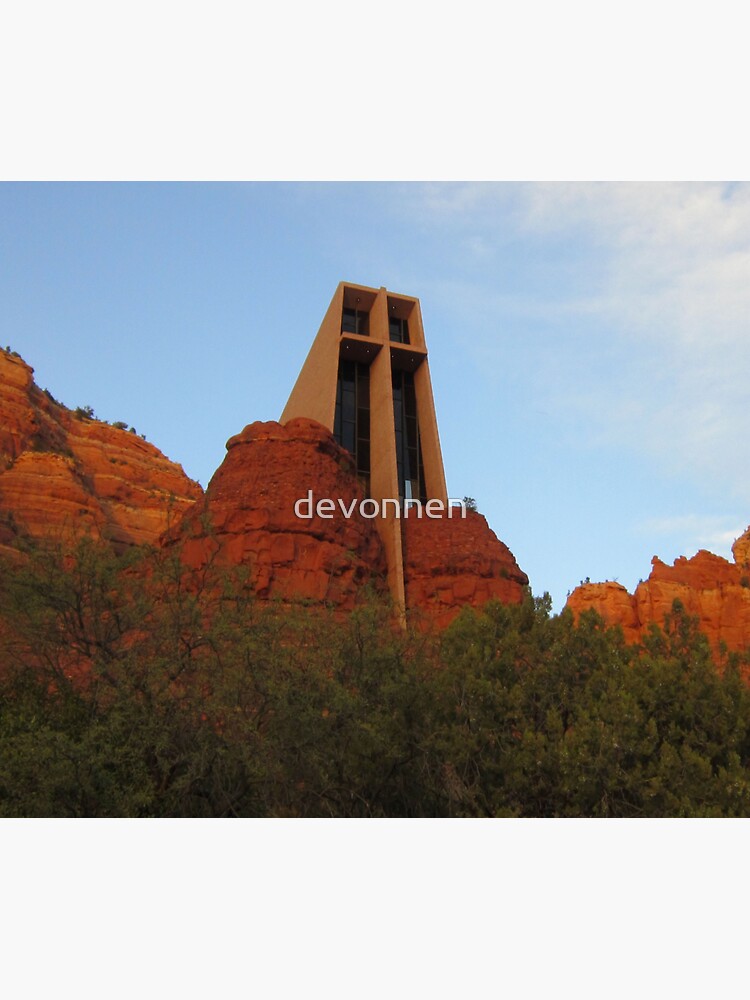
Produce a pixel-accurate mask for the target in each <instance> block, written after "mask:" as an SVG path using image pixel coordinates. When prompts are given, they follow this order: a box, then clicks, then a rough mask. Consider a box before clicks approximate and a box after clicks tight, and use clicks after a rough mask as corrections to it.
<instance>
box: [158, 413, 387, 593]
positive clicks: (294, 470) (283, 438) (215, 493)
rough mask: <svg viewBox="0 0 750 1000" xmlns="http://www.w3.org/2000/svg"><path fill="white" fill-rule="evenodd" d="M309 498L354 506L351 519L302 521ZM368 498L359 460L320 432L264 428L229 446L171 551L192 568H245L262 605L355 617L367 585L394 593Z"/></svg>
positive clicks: (249, 430) (250, 429)
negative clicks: (367, 511) (288, 604)
mask: <svg viewBox="0 0 750 1000" xmlns="http://www.w3.org/2000/svg"><path fill="white" fill-rule="evenodd" d="M309 490H312V493H313V496H314V499H315V501H317V500H320V499H324V498H329V497H331V498H336V499H338V498H341V499H342V500H343V501H344V502H345V504H346V505H347V508H348V505H349V504H351V503H352V502H353V503H354V510H353V511H352V516H351V517H348V518H347V517H344V515H343V514H342V512H341V510H340V509H339V510H337V511H335V512H334V513H333V516H332V517H331V518H330V519H329V518H326V517H319V516H318V515H317V513H315V511H314V510H312V514H313V516H312V517H310V518H307V517H298V516H297V514H296V513H295V504H296V503H297V501H298V500H300V499H302V498H305V497H307V496H308V491H309ZM363 498H364V494H363V493H362V488H361V486H360V484H359V480H358V479H357V476H356V471H355V468H354V462H353V459H352V457H351V455H350V454H349V452H347V451H345V450H344V449H343V448H341V447H340V446H339V445H338V444H337V443H336V441H335V440H334V438H333V436H332V435H331V434H330V433H329V432H328V431H327V430H326V429H325V428H324V427H322V426H321V425H320V424H318V423H316V422H315V421H313V420H306V419H304V418H298V419H296V420H290V421H288V422H287V423H286V424H285V425H284V426H282V425H281V424H279V423H276V422H275V421H269V422H266V423H264V422H260V421H257V422H256V423H253V424H249V425H248V426H247V427H245V429H244V430H243V431H242V433H240V434H237V435H235V436H234V437H232V438H230V439H229V441H228V442H227V455H226V458H225V459H224V462H223V463H222V464H221V466H220V467H219V469H218V470H217V471H216V473H215V474H214V476H213V478H212V479H211V482H210V483H209V485H208V488H207V490H206V494H205V497H204V498H203V500H202V502H201V503H199V504H197V505H196V507H195V509H194V510H193V511H191V512H190V514H189V515H188V516H187V517H186V518H185V519H184V520H183V522H182V523H181V524H180V525H179V526H177V527H176V529H175V530H173V531H171V532H169V533H168V534H167V535H166V536H165V538H164V544H165V545H167V546H174V545H178V546H179V550H180V556H181V558H182V560H183V561H184V562H185V563H186V564H187V565H189V566H190V567H191V568H193V569H197V568H200V567H202V566H206V565H208V564H209V562H213V563H216V562H218V563H219V564H223V565H226V566H243V567H245V568H246V569H247V570H248V572H249V581H248V582H249V585H250V587H251V589H252V591H253V592H254V593H255V594H256V596H258V597H260V598H261V599H271V600H273V599H279V600H282V601H293V600H294V601H298V600H308V601H311V602H315V603H327V604H331V605H333V606H334V607H336V608H337V609H340V610H351V609H352V608H353V607H354V606H355V604H356V602H357V599H358V597H359V596H360V595H361V593H362V588H363V587H364V586H365V585H366V584H368V583H371V584H372V585H373V586H374V587H375V588H376V589H378V590H381V591H382V590H384V589H385V575H386V562H385V552H384V549H383V545H382V542H381V540H380V536H379V534H378V532H377V530H376V528H375V526H374V524H373V522H372V521H371V520H369V519H367V518H364V517H362V516H361V515H360V513H359V502H360V501H361V500H362V499H363ZM299 510H300V511H301V512H302V513H307V506H304V507H300V508H299Z"/></svg>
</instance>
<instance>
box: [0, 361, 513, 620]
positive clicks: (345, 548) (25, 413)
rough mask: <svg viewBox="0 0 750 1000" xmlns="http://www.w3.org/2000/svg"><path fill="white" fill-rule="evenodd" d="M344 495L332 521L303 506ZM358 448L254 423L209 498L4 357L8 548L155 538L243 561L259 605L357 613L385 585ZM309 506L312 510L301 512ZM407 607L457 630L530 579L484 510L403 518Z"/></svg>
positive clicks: (209, 557) (187, 558)
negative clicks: (466, 614)
mask: <svg viewBox="0 0 750 1000" xmlns="http://www.w3.org/2000/svg"><path fill="white" fill-rule="evenodd" d="M308 491H312V495H313V498H314V500H316V501H317V500H319V499H324V498H331V499H333V500H335V501H339V500H341V502H343V503H344V505H345V506H346V507H347V508H349V507H350V506H352V505H353V509H352V510H351V513H349V514H348V515H345V514H344V513H343V512H342V511H341V509H340V508H338V507H337V508H336V509H335V510H334V511H333V512H332V516H331V517H329V518H326V517H322V516H320V515H319V514H318V513H317V512H316V511H315V510H311V511H309V513H310V514H311V515H312V516H310V517H298V516H297V514H296V513H295V503H296V502H297V501H298V500H300V499H301V498H305V497H307V496H308ZM363 499H364V494H363V492H362V487H361V485H360V482H359V479H358V478H357V475H356V469H355V467H354V462H353V459H352V457H351V456H350V454H349V452H347V451H346V450H344V449H343V448H341V447H340V446H339V445H338V444H337V443H336V440H335V438H334V437H333V435H332V434H331V433H330V432H329V431H328V430H327V429H326V428H325V427H323V426H322V425H321V424H318V423H316V422H315V421H313V420H308V419H304V418H299V419H294V420H290V421H287V422H286V423H285V424H284V425H283V426H282V425H281V424H279V423H276V422H275V421H270V422H266V423H263V422H256V423H253V424H250V425H248V426H247V427H245V429H244V430H243V431H242V432H241V433H240V434H237V435H235V436H234V437H232V438H230V440H229V441H228V442H227V455H226V458H225V459H224V462H223V463H222V465H221V466H220V467H219V469H218V470H217V471H216V473H215V474H214V476H213V478H212V480H211V482H210V484H209V486H208V488H207V490H206V492H205V494H204V492H203V491H202V490H201V488H200V486H199V485H198V484H197V483H195V482H193V481H192V480H190V479H188V477H187V476H186V475H185V473H184V472H183V470H182V468H181V467H180V466H179V465H176V464H175V463H173V462H170V461H169V460H168V459H167V458H166V457H165V456H164V455H162V453H161V452H160V451H158V449H156V448H155V447H154V446H153V445H151V444H149V443H147V442H146V441H144V440H142V439H141V438H140V437H139V436H138V435H137V434H135V433H131V432H129V431H127V430H123V429H121V428H118V427H113V426H110V425H109V424H106V423H104V422H101V421H98V420H95V419H92V418H89V417H86V415H85V414H84V413H83V412H79V411H77V412H75V413H74V412H72V411H70V410H69V409H67V408H66V407H64V406H62V405H61V404H60V403H58V402H57V401H56V400H55V399H54V398H53V397H52V396H51V394H50V393H49V392H47V391H46V390H45V391H44V392H42V391H41V390H40V389H39V388H38V387H37V386H36V385H35V383H34V379H33V369H32V368H31V367H30V366H29V365H27V364H26V363H25V362H24V361H23V360H22V359H21V358H20V357H18V356H17V355H15V354H13V353H12V352H10V351H0V553H5V554H13V553H16V555H17V550H18V548H19V544H20V543H21V542H22V540H23V539H24V538H32V539H39V538H45V537H51V538H53V539H70V538H75V537H78V536H80V535H85V534H89V535H94V536H96V537H99V538H102V539H104V540H107V541H109V542H110V543H111V544H112V545H113V546H114V547H115V548H116V549H117V550H118V551H119V550H122V549H124V548H126V547H128V546H130V545H138V544H142V543H157V544H159V545H161V546H163V547H164V548H165V549H166V550H168V551H172V552H177V553H179V556H180V558H181V559H182V560H183V561H184V563H185V565H186V567H189V568H190V569H191V570H200V569H201V568H203V567H207V566H208V565H209V564H211V565H217V564H218V565H220V566H221V565H223V566H226V567H242V568H243V571H245V572H246V574H247V582H248V586H249V588H250V590H251V591H252V593H254V594H255V595H256V596H257V597H258V598H259V599H261V600H281V601H283V602H291V601H304V602H309V603H313V604H317V605H329V606H331V607H333V608H335V609H337V610H338V611H342V612H345V611H349V610H351V609H352V608H353V607H355V605H356V604H357V602H358V601H359V600H360V599H361V597H362V595H363V594H364V593H365V592H366V588H367V587H368V586H369V587H370V588H372V589H374V590H375V591H377V592H380V593H383V594H386V593H388V568H387V559H386V553H385V548H384V545H383V542H382V540H381V536H380V533H379V531H378V525H377V523H376V521H375V520H374V519H371V518H368V517H364V516H363V515H362V513H361V511H360V507H359V504H360V501H362V500H363ZM303 510H304V512H305V513H307V512H308V511H307V509H306V508H303ZM400 530H401V532H402V540H403V552H404V582H405V592H406V604H407V612H408V613H409V615H410V616H411V618H412V620H414V621H415V622H422V623H434V624H435V625H437V626H438V627H442V626H444V625H447V624H448V623H449V622H450V621H451V620H452V619H453V618H454V617H455V616H456V615H457V614H458V612H459V610H460V609H461V607H463V606H464V605H467V604H468V605H471V606H475V607H478V606H481V605H483V604H485V603H486V602H487V601H488V600H490V599H493V598H494V599H497V600H500V601H503V602H506V603H515V602H519V601H521V600H522V598H523V595H524V588H525V587H526V586H527V584H528V578H527V577H526V575H525V573H523V572H522V571H521V570H520V569H519V567H518V565H517V563H516V561H515V559H514V558H513V555H512V553H511V552H510V550H509V549H508V548H507V546H505V545H504V544H503V543H502V542H501V541H499V540H498V538H497V536H496V535H495V534H494V532H492V531H491V530H490V528H489V526H488V525H487V522H486V520H485V519H484V517H482V516H481V515H479V514H477V513H474V512H468V513H467V517H466V518H465V519H462V518H461V517H459V516H455V517H453V518H450V519H449V518H447V517H446V518H443V519H430V518H427V517H423V518H421V519H420V518H417V517H415V516H414V511H412V512H411V516H410V517H409V518H408V519H402V520H401V522H400Z"/></svg>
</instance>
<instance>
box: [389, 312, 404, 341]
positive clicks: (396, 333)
mask: <svg viewBox="0 0 750 1000" xmlns="http://www.w3.org/2000/svg"><path fill="white" fill-rule="evenodd" d="M388 332H389V333H390V335H391V340H393V341H395V342H396V343H397V344H408V343H409V323H408V321H407V320H405V319H396V317H395V316H391V317H390V319H389V320H388Z"/></svg>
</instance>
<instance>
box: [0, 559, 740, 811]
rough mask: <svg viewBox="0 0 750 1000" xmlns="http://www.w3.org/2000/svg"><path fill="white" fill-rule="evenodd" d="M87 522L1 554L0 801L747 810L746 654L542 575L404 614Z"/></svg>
mask: <svg viewBox="0 0 750 1000" xmlns="http://www.w3.org/2000/svg"><path fill="white" fill-rule="evenodd" d="M393 622H394V618H393V615H392V609H391V608H390V607H389V606H388V604H387V603H386V602H385V601H384V600H383V599H382V598H381V597H375V596H370V597H368V598H365V599H364V600H363V602H362V605H361V606H360V607H359V608H358V609H357V610H355V611H354V612H352V613H350V614H347V615H342V614H340V613H338V614H337V613H336V612H335V611H333V610H331V611H326V610H324V609H323V610H321V609H320V608H314V607H306V606H290V605H289V604H274V603H269V602H260V601H258V600H256V599H255V598H254V597H253V596H252V594H251V590H250V588H249V587H248V586H247V580H246V579H245V578H244V577H243V575H242V572H241V571H239V570H232V571H227V570H224V569H220V568H219V567H217V566H209V567H208V568H204V569H203V570H202V571H201V572H200V573H196V572H193V573H191V572H190V571H188V570H187V569H186V568H185V566H184V565H183V563H182V561H181V560H180V555H179V552H175V551H172V552H168V553H167V552H164V551H162V550H158V549H150V548H140V549H133V550H131V551H130V552H128V553H127V554H125V555H122V556H115V555H114V554H112V552H111V551H110V550H109V549H108V548H106V547H105V546H103V545H101V544H98V543H96V542H94V541H92V540H90V539H84V540H83V541H81V542H80V543H78V544H77V545H76V546H75V547H73V548H67V549H66V548H63V547H57V548H50V547H46V548H42V547H37V548H34V549H29V550H28V551H27V552H26V553H25V555H24V558H23V559H22V560H20V561H19V560H18V559H17V558H14V559H13V561H12V562H8V563H7V564H4V565H3V566H2V567H1V568H0V814H1V815H4V816H129V817H138V816H143V817H149V816H154V817H156V816H162V817H164V816H224V817H229V816H275V817H293V816H322V817H331V816H342V817H347V816H348V817H369V816H375V817H377V816H398V817H420V816H444V817H489V816H509V817H512V816H535V817H537V816H559V817H564V816H600V817H657V816H746V815H750V690H748V687H747V686H746V684H745V682H744V681H743V678H742V672H743V670H744V669H746V666H747V657H746V656H744V657H743V656H742V655H738V654H732V655H727V656H726V657H725V658H724V661H723V662H722V663H721V664H720V665H719V667H718V668H717V666H716V665H715V663H714V661H713V660H712V658H711V654H710V651H709V648H708V644H707V642H706V640H705V639H704V637H703V636H702V635H701V634H700V633H699V632H698V631H697V628H696V623H695V622H694V621H692V620H691V619H690V618H689V617H687V616H686V615H685V613H684V611H683V610H682V609H681V608H680V606H679V605H675V607H674V608H673V610H672V613H671V615H669V616H668V617H667V619H666V620H665V622H664V624H663V627H660V628H657V627H656V626H653V627H652V629H651V632H650V634H649V636H648V637H647V639H646V640H645V641H644V642H643V643H642V644H641V645H640V646H627V645H625V643H624V642H623V639H622V635H621V633H619V632H618V631H617V630H616V629H607V628H606V627H605V626H604V624H603V622H602V620H601V619H600V618H598V617H597V615H596V614H594V613H593V612H591V613H587V614H584V615H583V616H582V617H581V620H580V622H579V623H578V624H576V623H575V622H574V619H573V616H572V615H571V613H570V612H563V613H562V614H560V615H553V614H552V613H551V611H550V601H549V599H548V598H547V597H546V596H545V597H542V598H534V597H533V596H531V594H530V593H529V594H528V596H527V598H526V600H525V601H524V602H523V603H522V604H521V605H517V606H505V605H501V604H498V603H494V604H493V603H491V604H488V605H487V606H486V607H485V608H484V609H483V610H482V611H473V610H470V609H465V610H464V611H463V612H462V613H461V615H460V616H459V617H458V618H457V619H456V621H455V622H454V623H453V624H452V625H451V626H450V627H449V628H448V629H446V630H443V631H442V632H430V631H425V630H424V629H406V630H404V629H401V628H399V627H398V626H396V625H394V623H393Z"/></svg>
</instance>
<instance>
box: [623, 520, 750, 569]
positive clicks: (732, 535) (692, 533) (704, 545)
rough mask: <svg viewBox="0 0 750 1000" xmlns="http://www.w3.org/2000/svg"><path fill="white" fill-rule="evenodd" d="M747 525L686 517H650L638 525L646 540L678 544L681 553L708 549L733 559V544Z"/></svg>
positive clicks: (731, 521)
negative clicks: (669, 540)
mask: <svg viewBox="0 0 750 1000" xmlns="http://www.w3.org/2000/svg"><path fill="white" fill-rule="evenodd" d="M746 527H747V526H746V525H745V524H741V523H740V522H738V521H736V520H733V519H732V518H729V517H722V516H710V515H709V516H706V515H701V514H685V515H681V516H678V517H665V518H650V519H649V520H647V521H643V522H642V523H641V524H639V525H638V530H639V532H641V533H642V534H644V535H646V536H648V537H649V538H651V537H654V536H660V537H661V538H665V539H666V538H671V539H674V540H675V541H676V542H677V543H678V548H679V549H680V551H681V552H684V553H689V552H697V551H698V549H708V550H709V551H710V552H715V553H717V554H718V555H723V556H724V557H725V558H727V559H729V560H731V559H732V545H733V544H734V542H735V541H736V540H737V539H738V538H739V537H740V535H742V534H743V533H744V532H745V530H746Z"/></svg>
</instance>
